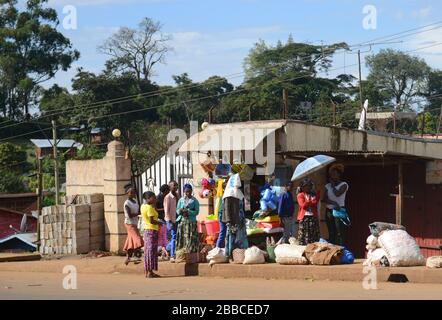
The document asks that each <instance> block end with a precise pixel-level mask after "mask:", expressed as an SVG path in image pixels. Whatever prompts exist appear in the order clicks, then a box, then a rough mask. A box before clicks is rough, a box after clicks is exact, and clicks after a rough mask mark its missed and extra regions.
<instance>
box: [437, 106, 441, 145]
mask: <svg viewBox="0 0 442 320" xmlns="http://www.w3.org/2000/svg"><path fill="white" fill-rule="evenodd" d="M441 122H442V103H441V105H440V114H439V121H438V122H437V131H436V139H439V132H440V125H441Z"/></svg>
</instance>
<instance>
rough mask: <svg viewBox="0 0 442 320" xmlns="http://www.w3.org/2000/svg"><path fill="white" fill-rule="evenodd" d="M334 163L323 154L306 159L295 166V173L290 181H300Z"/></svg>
mask: <svg viewBox="0 0 442 320" xmlns="http://www.w3.org/2000/svg"><path fill="white" fill-rule="evenodd" d="M335 161H336V159H335V158H333V157H329V156H326V155H323V154H319V155H317V156H314V157H310V158H307V159H305V160H304V161H302V162H301V163H300V164H298V165H297V166H296V169H295V172H293V176H292V181H295V180H301V179H303V178H305V177H307V176H309V175H310V174H312V173H313V172H315V171H318V170H320V169H322V168H324V167H326V166H328V165H329V164H330V163H332V162H335Z"/></svg>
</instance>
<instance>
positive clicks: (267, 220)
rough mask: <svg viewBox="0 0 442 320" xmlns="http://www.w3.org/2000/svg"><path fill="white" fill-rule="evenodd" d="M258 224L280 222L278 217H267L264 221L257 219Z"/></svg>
mask: <svg viewBox="0 0 442 320" xmlns="http://www.w3.org/2000/svg"><path fill="white" fill-rule="evenodd" d="M255 221H256V222H279V217H278V216H267V217H265V218H263V219H256V220H255Z"/></svg>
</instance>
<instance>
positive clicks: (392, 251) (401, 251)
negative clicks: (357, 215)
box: [364, 222, 425, 267]
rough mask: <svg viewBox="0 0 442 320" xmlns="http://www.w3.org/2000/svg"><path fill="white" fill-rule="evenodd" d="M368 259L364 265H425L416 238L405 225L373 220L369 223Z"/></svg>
mask: <svg viewBox="0 0 442 320" xmlns="http://www.w3.org/2000/svg"><path fill="white" fill-rule="evenodd" d="M369 229H370V233H371V235H370V236H369V237H368V238H367V245H366V248H367V250H368V253H367V259H366V260H365V261H364V265H366V266H367V265H368V266H384V267H388V266H390V267H411V266H422V265H425V258H424V256H423V255H422V254H421V252H420V248H419V246H418V244H417V243H416V240H415V239H414V238H413V237H412V236H410V235H409V234H408V233H407V231H405V227H404V226H401V225H396V224H392V223H385V222H373V223H371V224H370V225H369Z"/></svg>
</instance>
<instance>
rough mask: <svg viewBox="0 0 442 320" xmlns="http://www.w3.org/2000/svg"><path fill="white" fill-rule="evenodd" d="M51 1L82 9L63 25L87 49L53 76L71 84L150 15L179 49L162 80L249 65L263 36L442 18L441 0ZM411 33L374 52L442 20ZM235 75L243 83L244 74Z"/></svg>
mask: <svg viewBox="0 0 442 320" xmlns="http://www.w3.org/2000/svg"><path fill="white" fill-rule="evenodd" d="M49 4H50V5H51V6H53V7H55V8H56V9H57V11H58V12H59V16H60V20H61V21H62V20H63V18H64V15H63V7H64V6H65V5H74V6H75V7H76V9H77V15H78V29H77V30H63V29H62V28H61V27H60V30H61V31H62V32H63V33H64V34H65V35H66V36H68V37H69V38H70V39H71V40H72V42H73V44H74V46H75V48H76V49H78V50H79V51H80V52H81V55H82V56H81V58H80V60H79V61H78V62H76V63H75V65H74V68H72V69H71V70H70V71H68V72H59V73H58V74H57V76H56V78H55V79H54V80H52V81H50V82H49V83H47V84H46V85H47V86H48V85H51V84H52V83H54V82H55V83H58V84H60V85H62V86H67V87H69V85H70V79H71V78H72V77H73V75H74V74H75V68H77V67H80V66H81V67H83V68H84V69H85V70H89V71H92V72H99V71H101V70H102V69H103V65H104V62H105V60H106V58H107V57H106V56H104V55H102V54H100V53H98V52H97V46H98V45H100V44H101V43H102V42H103V41H104V40H105V39H106V38H107V37H109V36H110V35H111V34H112V33H113V32H115V31H116V30H117V29H118V28H119V27H120V26H128V27H135V26H136V25H137V23H138V22H139V21H140V20H141V19H142V18H143V17H150V18H152V19H154V20H157V21H160V22H161V23H162V24H163V30H164V32H165V33H168V34H171V35H172V38H173V40H172V41H171V43H170V45H171V46H172V47H173V48H174V51H173V52H171V53H170V54H168V56H167V64H166V65H161V66H159V67H157V68H156V70H155V73H156V76H155V77H154V78H153V80H154V81H156V82H157V83H159V84H172V83H173V81H172V75H175V74H181V73H183V72H187V73H189V75H190V77H191V78H192V79H194V80H195V81H201V80H204V79H206V78H207V77H209V76H211V75H220V76H226V75H230V74H234V73H238V72H242V71H243V68H242V63H243V60H244V58H245V56H246V55H247V53H248V51H249V49H250V48H251V47H252V46H253V44H254V43H255V42H257V41H258V40H259V39H263V40H264V41H266V42H267V43H269V44H274V43H276V41H278V40H283V41H285V40H286V39H287V37H288V36H289V34H292V36H293V38H294V40H295V41H302V42H311V43H315V44H319V43H321V41H323V42H324V43H332V42H341V41H345V42H347V43H348V44H353V43H359V42H363V41H368V40H371V39H375V38H378V37H381V36H384V35H390V34H394V33H397V32H401V31H404V30H407V29H412V28H415V27H419V26H423V25H426V24H429V23H433V22H436V21H438V20H442V15H441V14H440V12H442V2H441V1H437V0H432V1H430V0H421V1H411V0H402V1H398V0H388V1H387V0H378V1H357V0H340V1H338V0H329V1H326V0H298V1H297V0H274V1H270V0H219V1H212V0H50V2H49ZM366 5H374V6H375V7H376V10H377V26H376V29H375V30H366V29H364V28H363V24H362V21H363V19H364V17H365V15H364V14H363V8H364V6H366ZM403 40H404V41H405V42H403V43H400V44H392V45H381V46H376V47H374V48H373V49H372V52H370V53H373V52H376V51H378V50H379V49H381V48H383V47H387V46H389V47H394V48H397V49H402V50H405V51H406V50H413V49H416V48H420V47H423V46H427V45H428V44H432V43H437V42H442V28H440V29H436V30H432V31H429V32H426V33H421V34H418V35H414V36H411V37H408V38H405V39H403ZM441 53H442V46H436V47H432V48H428V49H426V50H422V51H416V52H414V53H413V54H415V55H419V56H420V57H422V58H424V59H425V60H426V61H427V62H428V63H429V64H430V65H431V66H432V67H435V68H442V55H441ZM366 54H368V53H366ZM366 54H365V55H366ZM356 59H357V56H356V55H352V54H345V55H344V54H339V55H337V56H336V57H335V58H334V67H337V68H342V69H340V70H339V73H342V72H343V71H344V70H345V71H346V72H347V73H352V74H356V72H357V68H356V67H354V66H353V67H346V68H345V69H344V66H349V65H352V64H354V63H355V62H356V61H357V60H356ZM336 72H338V71H336ZM363 73H364V75H365V74H366V70H365V68H364V70H363ZM229 80H230V81H231V82H232V83H234V84H239V83H241V81H242V78H241V77H236V78H229Z"/></svg>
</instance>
